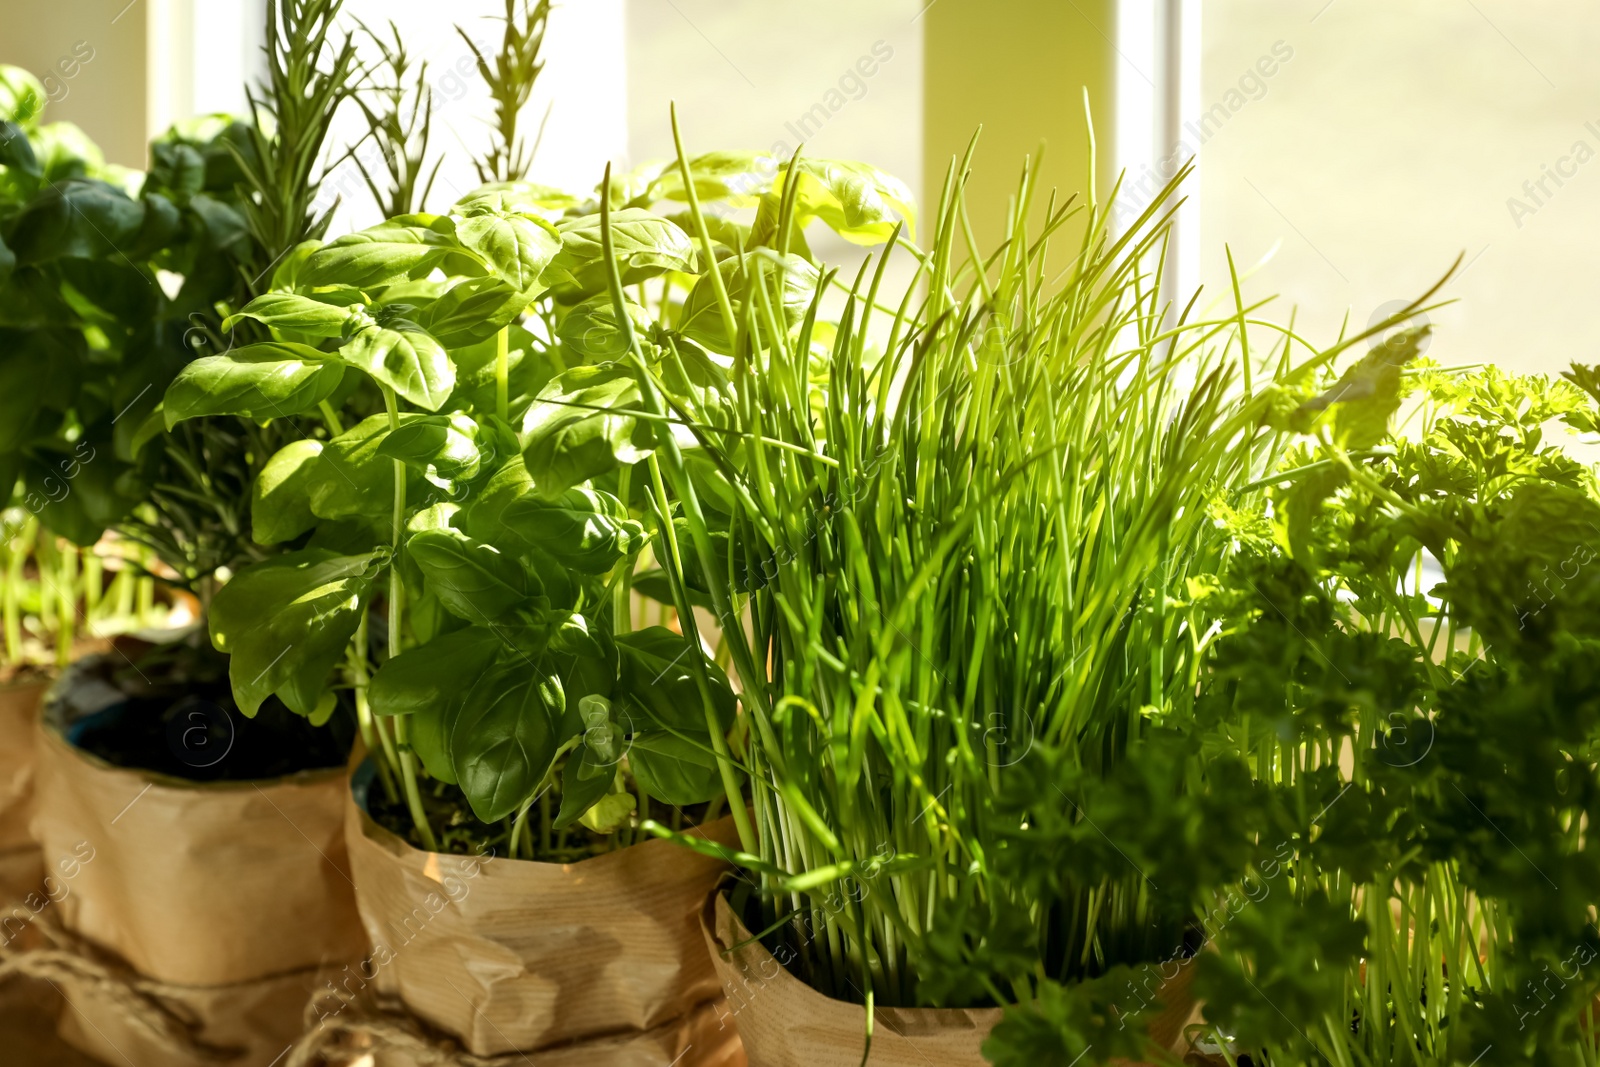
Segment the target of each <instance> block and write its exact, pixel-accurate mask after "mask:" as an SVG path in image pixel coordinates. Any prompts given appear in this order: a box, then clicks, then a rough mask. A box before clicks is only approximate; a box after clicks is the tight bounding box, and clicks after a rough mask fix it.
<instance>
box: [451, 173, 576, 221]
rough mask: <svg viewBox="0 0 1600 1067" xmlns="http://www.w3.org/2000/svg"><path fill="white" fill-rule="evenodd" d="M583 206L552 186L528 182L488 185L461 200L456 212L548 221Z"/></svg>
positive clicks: (463, 216) (568, 194)
mask: <svg viewBox="0 0 1600 1067" xmlns="http://www.w3.org/2000/svg"><path fill="white" fill-rule="evenodd" d="M579 203H581V201H579V199H578V198H577V197H575V196H573V195H572V194H571V193H569V192H567V191H565V190H563V189H557V188H555V187H554V186H551V185H539V184H537V183H535V182H528V181H510V182H489V183H488V184H487V185H480V186H479V187H478V188H476V189H474V190H473V191H472V192H470V193H468V194H467V195H466V196H464V197H462V198H461V199H460V200H458V201H456V205H455V208H454V209H453V210H454V211H455V213H456V214H457V215H460V216H461V217H462V218H471V217H473V216H475V215H481V214H500V215H504V214H518V215H537V216H538V217H539V218H542V219H545V220H547V221H549V220H554V219H558V218H561V217H562V216H563V215H565V214H566V213H567V211H568V210H570V209H571V208H575V207H577V206H578V205H579Z"/></svg>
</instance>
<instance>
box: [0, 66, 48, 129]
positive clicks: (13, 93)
mask: <svg viewBox="0 0 1600 1067" xmlns="http://www.w3.org/2000/svg"><path fill="white" fill-rule="evenodd" d="M44 102H45V94H44V85H43V84H41V83H40V81H39V79H38V78H35V77H34V76H33V75H32V74H29V73H28V72H27V71H25V70H23V69H22V68H21V67H13V66H11V65H10V64H7V63H0V117H3V118H5V119H6V121H8V122H15V123H17V124H19V125H22V126H32V125H33V124H34V123H35V122H37V121H38V120H39V115H40V114H41V113H42V112H43V111H44Z"/></svg>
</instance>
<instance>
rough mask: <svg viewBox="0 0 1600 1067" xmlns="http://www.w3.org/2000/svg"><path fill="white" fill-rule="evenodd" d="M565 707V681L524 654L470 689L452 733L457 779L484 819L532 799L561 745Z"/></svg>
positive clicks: (498, 816)
mask: <svg viewBox="0 0 1600 1067" xmlns="http://www.w3.org/2000/svg"><path fill="white" fill-rule="evenodd" d="M565 709H566V697H565V694H564V693H563V692H562V689H561V681H560V679H558V678H556V677H555V676H554V675H550V674H545V673H543V672H541V671H539V670H537V669H535V668H534V667H533V666H532V665H530V664H529V663H528V662H527V661H526V660H524V659H522V658H521V657H516V656H513V657H508V658H506V659H503V660H501V662H500V663H498V664H496V665H495V666H494V667H491V668H490V669H489V671H488V672H487V673H485V674H483V675H482V676H481V677H480V678H479V679H478V681H477V683H476V684H475V685H473V687H472V689H471V690H470V691H469V692H468V693H467V697H466V700H465V702H464V703H463V704H462V707H461V711H460V713H459V714H458V715H457V716H456V721H455V725H454V727H453V728H452V730H451V732H450V752H451V758H452V762H453V763H454V766H455V772H456V779H457V781H458V782H459V783H460V785H461V790H462V792H463V793H465V794H466V796H467V801H468V802H469V803H470V804H471V805H472V813H473V814H474V815H476V816H477V817H478V818H479V819H480V820H482V821H483V822H495V821H497V820H500V819H503V818H505V817H506V816H508V815H511V814H512V813H513V812H515V811H517V810H518V809H519V808H521V807H522V806H523V805H524V804H526V803H528V802H529V801H530V800H532V799H533V796H534V791H535V790H536V789H538V788H539V783H541V782H542V781H544V778H545V775H546V774H547V773H549V770H550V764H551V763H552V762H553V761H554V760H555V756H556V751H557V749H558V748H559V747H560V745H561V740H562V739H561V738H560V736H559V726H560V723H561V719H562V713H563V712H564V711H565Z"/></svg>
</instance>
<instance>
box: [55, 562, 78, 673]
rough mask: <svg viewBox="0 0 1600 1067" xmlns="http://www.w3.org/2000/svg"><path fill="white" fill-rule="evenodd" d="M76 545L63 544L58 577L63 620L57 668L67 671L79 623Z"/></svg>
mask: <svg viewBox="0 0 1600 1067" xmlns="http://www.w3.org/2000/svg"><path fill="white" fill-rule="evenodd" d="M77 563H78V549H77V546H76V545H72V544H68V543H66V542H62V545H61V572H60V574H58V575H57V576H56V595H57V596H58V597H60V598H61V608H60V611H61V618H60V619H59V620H57V621H58V623H59V625H58V627H57V629H56V666H57V667H60V668H62V669H63V670H65V669H66V668H67V666H68V665H70V664H71V663H72V645H73V642H74V640H75V639H76V632H77V626H76V623H77V621H78V597H77V584H78V581H77V577H78V576H77Z"/></svg>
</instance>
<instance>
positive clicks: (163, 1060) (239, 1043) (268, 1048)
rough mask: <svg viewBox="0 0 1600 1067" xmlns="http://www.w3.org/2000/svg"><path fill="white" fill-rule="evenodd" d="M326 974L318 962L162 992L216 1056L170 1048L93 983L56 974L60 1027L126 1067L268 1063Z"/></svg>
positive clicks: (73, 1040)
mask: <svg viewBox="0 0 1600 1067" xmlns="http://www.w3.org/2000/svg"><path fill="white" fill-rule="evenodd" d="M327 978H328V975H327V974H326V973H322V974H319V973H318V972H317V971H316V970H306V971H296V972H295V973H293V974H286V975H278V976H276V977H272V978H263V979H260V980H258V981H253V982H244V983H240V984H238V985H231V986H194V987H190V988H186V989H184V990H183V991H182V992H174V993H173V994H172V995H170V996H165V997H163V1003H165V1004H166V1005H167V1006H168V1007H169V1008H171V1009H172V1010H173V1011H175V1012H176V1013H178V1014H179V1015H180V1016H182V1017H187V1018H190V1019H193V1020H195V1021H196V1022H197V1023H198V1024H199V1025H198V1027H197V1030H196V1033H195V1037H196V1038H197V1039H198V1040H199V1041H201V1042H204V1043H205V1044H206V1045H208V1046H213V1047H215V1048H216V1049H218V1050H237V1053H238V1055H237V1056H236V1057H232V1056H222V1057H220V1058H219V1057H218V1056H216V1055H212V1054H200V1053H196V1054H191V1053H189V1052H186V1051H185V1050H183V1049H179V1048H174V1047H173V1046H172V1045H170V1044H168V1043H167V1042H165V1041H163V1040H161V1039H160V1038H158V1037H156V1036H155V1035H153V1034H151V1033H150V1031H149V1030H148V1029H147V1028H145V1027H144V1026H141V1025H139V1024H138V1023H137V1022H136V1021H135V1020H133V1019H130V1018H128V1017H127V1016H126V1015H125V1013H123V1012H121V1011H119V1010H118V1009H117V1007H116V1006H115V1005H114V1004H113V1003H112V1002H111V1000H110V998H108V997H106V996H105V995H104V994H103V993H102V992H101V991H99V990H97V989H95V988H94V987H93V986H92V985H88V984H79V983H76V982H73V981H71V980H70V979H69V980H65V981H63V982H61V983H60V984H61V987H62V992H63V993H65V994H66V998H67V1007H66V1008H64V1009H63V1010H62V1013H61V1024H60V1026H59V1028H58V1031H59V1033H60V1035H61V1038H62V1040H64V1041H65V1042H67V1044H69V1045H71V1046H72V1047H74V1048H76V1049H78V1050H79V1051H80V1052H83V1053H86V1054H87V1055H90V1056H93V1057H94V1058H95V1059H98V1060H101V1061H103V1062H105V1063H108V1064H114V1065H121V1067H128V1065H129V1064H132V1065H133V1067H219V1063H220V1064H223V1065H225V1067H273V1065H274V1064H277V1063H279V1062H280V1061H281V1060H282V1059H283V1054H284V1052H285V1051H286V1050H287V1049H288V1048H289V1045H290V1044H291V1043H292V1042H293V1041H294V1040H295V1038H297V1037H298V1036H300V1033H301V1031H302V1030H304V1028H305V1008H306V1002H307V1001H309V1000H310V999H311V998H312V996H314V995H315V991H316V987H317V986H318V985H320V984H321V983H323V982H325V981H326V980H327Z"/></svg>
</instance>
